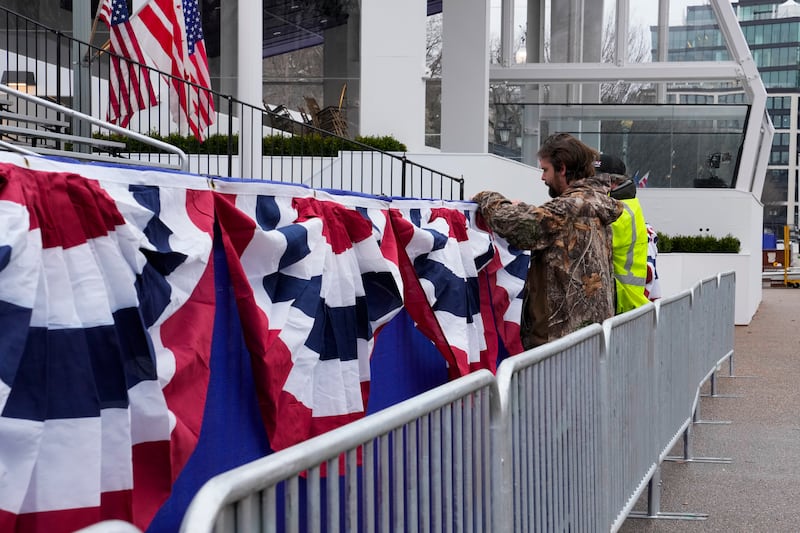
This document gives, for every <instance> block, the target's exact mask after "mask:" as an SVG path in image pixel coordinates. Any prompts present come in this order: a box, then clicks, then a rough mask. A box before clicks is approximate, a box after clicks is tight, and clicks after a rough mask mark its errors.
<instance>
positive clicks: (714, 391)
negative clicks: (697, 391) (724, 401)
mask: <svg viewBox="0 0 800 533" xmlns="http://www.w3.org/2000/svg"><path fill="white" fill-rule="evenodd" d="M718 371H719V368H717V369H715V370H714V372H712V373H711V378H710V379H709V381H710V385H711V391H710V392H709V394H702V395H701V396H705V397H707V398H741V397H742V396H741V394H719V393H718V392H717V372H718ZM716 423H721V422H716Z"/></svg>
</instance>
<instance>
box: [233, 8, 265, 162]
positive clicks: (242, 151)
mask: <svg viewBox="0 0 800 533" xmlns="http://www.w3.org/2000/svg"><path fill="white" fill-rule="evenodd" d="M238 4H239V5H238V12H237V23H238V28H237V30H238V32H237V39H238V56H237V60H236V70H237V71H238V72H237V74H238V76H237V77H238V83H237V86H236V98H238V99H239V100H241V101H242V102H245V103H247V104H250V105H252V106H255V107H258V108H261V107H262V105H263V104H262V102H261V100H262V95H263V87H262V82H261V78H262V72H263V68H262V63H263V53H262V50H263V48H264V42H263V38H262V35H263V31H264V30H263V28H264V22H263V17H262V16H261V13H263V12H264V6H263V2H262V1H261V0H238ZM261 117H262V115H261V113H254V112H253V110H251V109H250V108H245V109H244V110H243V111H242V112H241V114H240V116H239V171H240V176H241V177H243V178H261V174H262V159H263V158H262V156H261V154H262V143H261V138H262V137H263V128H262V125H261Z"/></svg>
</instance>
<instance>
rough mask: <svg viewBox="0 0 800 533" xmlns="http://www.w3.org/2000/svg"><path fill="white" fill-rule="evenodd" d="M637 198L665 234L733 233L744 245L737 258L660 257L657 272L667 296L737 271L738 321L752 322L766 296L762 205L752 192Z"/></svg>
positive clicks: (662, 192)
mask: <svg viewBox="0 0 800 533" xmlns="http://www.w3.org/2000/svg"><path fill="white" fill-rule="evenodd" d="M638 197H639V200H640V202H641V204H642V210H643V211H644V216H645V219H646V220H647V221H648V222H649V223H650V224H652V225H653V226H654V227H655V228H656V230H658V231H660V232H662V233H665V234H667V235H671V236H672V235H710V236H713V237H724V236H725V235H727V234H731V235H733V236H734V237H736V238H738V239H739V241H741V245H742V247H741V253H740V254H739V255H738V256H732V255H730V254H719V255H716V254H703V255H702V256H698V257H702V258H703V259H702V261H695V260H692V259H691V258H690V257H689V256H692V255H695V254H660V255H659V257H658V272H659V277H660V278H661V284H662V288H663V289H664V296H669V295H671V294H675V293H677V292H680V291H681V290H684V289H688V288H691V287H692V285H694V284H695V283H696V282H697V281H699V280H700V279H702V278H705V277H708V276H709V275H712V274H716V273H718V272H721V271H726V270H735V271H736V323H737V324H749V323H750V320H751V319H752V317H753V314H755V312H756V310H757V309H758V305H759V304H760V303H761V298H762V288H761V243H762V239H761V233H762V227H763V215H764V210H763V205H762V204H761V202H760V201H758V200H757V199H756V198H755V196H753V195H752V193H750V192H746V191H738V190H734V189H639V191H638ZM669 255H673V256H674V257H672V258H670V257H669ZM684 255H685V256H687V257H680V256H684ZM726 258H727V259H726Z"/></svg>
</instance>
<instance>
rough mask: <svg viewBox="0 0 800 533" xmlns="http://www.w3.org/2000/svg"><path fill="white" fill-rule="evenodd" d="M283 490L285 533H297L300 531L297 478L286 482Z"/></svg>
mask: <svg viewBox="0 0 800 533" xmlns="http://www.w3.org/2000/svg"><path fill="white" fill-rule="evenodd" d="M284 489H285V492H284V494H285V499H286V501H285V512H286V531H287V532H289V533H297V532H299V531H300V482H299V480H298V478H297V476H294V477H292V478H291V479H288V480H286V483H285V484H284Z"/></svg>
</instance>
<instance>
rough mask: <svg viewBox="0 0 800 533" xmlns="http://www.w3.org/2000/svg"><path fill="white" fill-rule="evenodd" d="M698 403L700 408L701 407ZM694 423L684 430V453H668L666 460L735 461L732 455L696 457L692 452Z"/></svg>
mask: <svg viewBox="0 0 800 533" xmlns="http://www.w3.org/2000/svg"><path fill="white" fill-rule="evenodd" d="M699 405H700V404H699V403H698V409H699ZM693 426H694V424H689V425H688V426H687V427H686V429H685V430H684V432H683V455H681V456H678V455H668V456H667V457H665V458H664V460H665V461H674V462H678V463H720V464H729V463H732V462H733V459H731V458H730V457H695V456H694V453H693V452H692V428H693Z"/></svg>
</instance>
